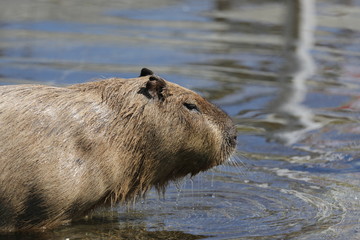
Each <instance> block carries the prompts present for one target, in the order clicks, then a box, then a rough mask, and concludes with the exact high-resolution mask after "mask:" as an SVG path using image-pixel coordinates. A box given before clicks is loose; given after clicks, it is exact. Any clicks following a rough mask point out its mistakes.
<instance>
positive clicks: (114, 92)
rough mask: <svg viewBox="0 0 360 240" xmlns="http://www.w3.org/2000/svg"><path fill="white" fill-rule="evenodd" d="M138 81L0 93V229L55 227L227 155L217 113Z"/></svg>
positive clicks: (149, 78)
mask: <svg viewBox="0 0 360 240" xmlns="http://www.w3.org/2000/svg"><path fill="white" fill-rule="evenodd" d="M141 75H142V76H141V77H139V78H134V79H119V78H112V79H107V80H102V81H98V82H89V83H84V84H77V85H73V86H69V87H66V88H61V87H50V86H42V85H18V86H2V87H0V124H1V128H0V231H16V230H26V229H39V228H50V227H54V226H56V225H59V224H62V223H65V222H68V221H70V220H72V219H75V218H78V217H81V216H83V215H84V214H86V213H87V212H88V211H89V210H91V209H93V208H94V207H95V206H98V205H102V204H105V203H109V202H111V203H115V202H126V201H128V200H130V199H134V198H137V197H139V196H143V195H144V194H145V193H146V191H148V190H149V189H150V188H151V187H153V186H155V187H156V188H157V189H158V190H163V189H164V187H165V186H166V184H167V183H168V182H169V181H171V180H174V179H177V178H181V177H184V176H186V175H188V174H191V175H194V174H197V173H198V172H200V171H204V170H207V169H209V168H211V167H213V166H216V165H219V164H221V163H223V162H224V161H225V160H226V159H228V158H229V156H230V155H231V153H232V152H233V151H234V148H235V138H236V132H235V128H234V125H233V123H232V121H231V120H230V118H229V117H228V116H227V115H226V114H225V113H224V112H223V111H221V110H219V109H218V108H217V107H215V106H214V105H212V104H211V103H209V102H207V101H206V100H205V99H204V98H202V97H201V96H199V95H198V94H196V93H194V92H192V91H190V90H188V89H185V88H183V87H180V86H178V85H176V84H173V83H170V82H167V81H165V80H163V79H162V78H160V77H158V76H156V75H153V73H152V72H151V71H150V70H147V69H143V72H142V74H141Z"/></svg>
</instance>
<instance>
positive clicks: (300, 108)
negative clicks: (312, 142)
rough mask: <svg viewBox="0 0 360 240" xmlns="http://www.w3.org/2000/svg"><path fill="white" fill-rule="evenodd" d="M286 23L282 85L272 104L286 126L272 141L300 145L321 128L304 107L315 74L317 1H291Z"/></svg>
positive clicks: (309, 111)
mask: <svg viewBox="0 0 360 240" xmlns="http://www.w3.org/2000/svg"><path fill="white" fill-rule="evenodd" d="M286 11H287V16H286V22H285V29H286V32H285V44H284V45H285V48H284V57H285V60H286V66H285V69H284V71H283V72H282V73H280V75H279V81H280V82H281V83H282V86H281V89H280V92H279V96H278V97H277V98H276V100H275V101H274V102H272V103H271V110H272V111H273V112H274V115H272V116H271V117H272V118H273V121H277V122H280V123H282V124H283V127H282V128H281V129H278V130H276V131H273V132H270V135H271V136H270V138H271V139H275V140H278V141H281V142H284V143H286V144H293V143H295V142H297V141H298V140H299V139H301V137H302V136H303V135H304V133H306V132H308V131H310V130H312V129H315V128H318V127H319V124H317V123H315V122H314V121H313V113H312V112H311V109H309V108H307V107H306V106H304V105H303V104H302V102H303V101H304V99H305V97H306V91H307V87H306V81H307V79H308V78H309V77H310V76H311V75H312V74H313V73H314V71H315V64H314V61H313V59H312V56H311V54H310V50H311V49H312V47H313V44H314V32H315V26H316V24H315V20H316V14H315V1H314V0H306V1H303V0H297V1H293V0H288V1H287V9H286Z"/></svg>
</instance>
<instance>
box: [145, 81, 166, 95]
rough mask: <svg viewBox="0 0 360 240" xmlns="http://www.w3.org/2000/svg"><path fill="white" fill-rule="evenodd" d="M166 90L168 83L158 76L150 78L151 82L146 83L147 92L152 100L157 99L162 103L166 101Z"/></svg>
mask: <svg viewBox="0 0 360 240" xmlns="http://www.w3.org/2000/svg"><path fill="white" fill-rule="evenodd" d="M165 89H166V82H165V80H164V79H162V78H161V77H158V76H151V77H149V81H148V82H147V83H146V90H147V92H148V93H149V94H150V96H151V97H152V98H157V99H159V100H160V101H164V99H165V95H166V94H164V91H165Z"/></svg>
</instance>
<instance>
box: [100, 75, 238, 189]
mask: <svg viewBox="0 0 360 240" xmlns="http://www.w3.org/2000/svg"><path fill="white" fill-rule="evenodd" d="M118 83H119V84H121V87H120V88H121V89H126V90H127V91H126V93H121V95H116V97H114V89H116V88H114V87H109V89H105V90H104V93H103V98H104V100H105V101H106V102H107V103H108V104H109V105H110V106H112V108H114V109H116V111H117V112H118V114H119V119H118V121H121V123H120V124H122V125H123V126H124V129H123V134H124V139H125V142H122V143H121V144H122V147H123V148H124V149H126V151H127V152H128V153H132V159H131V161H133V162H132V163H129V164H132V165H133V171H130V172H132V173H130V174H133V175H135V176H136V179H133V180H132V181H133V184H134V185H133V186H134V188H137V187H136V186H139V187H140V188H141V190H140V189H139V190H140V191H141V192H144V190H145V191H146V190H147V189H148V187H151V186H156V187H157V188H158V189H162V188H163V187H164V186H166V183H167V182H168V181H169V180H175V179H178V178H181V177H184V176H186V175H188V174H190V175H195V174H197V173H199V172H200V171H205V170H207V169H209V168H211V167H214V166H217V165H219V164H222V163H223V162H224V161H226V160H227V159H228V158H229V157H230V155H231V154H232V153H233V152H234V149H235V145H236V128H235V126H234V123H233V122H232V120H231V119H230V117H229V116H228V115H227V114H226V113H224V112H223V111H222V110H220V109H219V108H218V107H216V106H215V105H213V104H212V103H210V102H208V101H207V100H206V99H204V98H203V97H201V96H200V95H198V94H197V93H195V92H193V91H191V90H188V89H186V88H183V87H181V86H179V85H177V84H174V83H171V82H168V81H166V80H164V79H163V78H161V77H159V76H157V75H155V74H154V73H153V72H152V71H151V70H149V69H146V68H144V69H142V71H141V75H140V76H139V78H135V79H127V80H124V81H119V82H118ZM133 190H135V189H133Z"/></svg>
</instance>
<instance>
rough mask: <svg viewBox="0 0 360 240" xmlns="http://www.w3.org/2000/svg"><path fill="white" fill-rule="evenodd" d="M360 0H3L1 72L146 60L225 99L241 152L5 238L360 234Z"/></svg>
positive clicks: (32, 78) (16, 76)
mask: <svg viewBox="0 0 360 240" xmlns="http://www.w3.org/2000/svg"><path fill="white" fill-rule="evenodd" d="M359 22H360V1H358V0H352V1H351V0H349V1H335V0H327V1H325V0H317V1H315V0H308V1H301V0H299V1H296V0H294V1H291V0H288V1H285V0H284V1H281V0H278V1H275V0H274V1H270V0H253V1H235V0H217V1H216V0H199V1H190V0H189V1H187V0H177V1H175V0H170V1H165V0H147V1H145V0H142V1H126V0H121V1H117V0H78V1H71V0H62V1H56V0H32V1H26V0H2V1H1V8H0V82H1V84H19V83H42V84H51V85H66V84H72V83H78V82H85V81H88V80H91V79H94V78H105V77H110V76H118V77H125V78H127V77H135V76H138V74H139V71H140V69H141V68H142V67H149V68H151V69H153V70H154V71H155V72H156V73H157V74H159V75H161V76H163V77H164V78H166V79H168V80H171V81H173V82H176V83H178V84H180V85H183V86H185V87H188V88H192V89H194V90H196V91H198V92H199V93H201V94H202V95H204V96H206V97H207V98H209V99H210V100H212V101H213V102H215V103H216V104H218V105H219V106H221V107H222V108H223V109H225V110H226V111H227V112H228V113H229V114H230V115H231V116H232V117H233V118H234V120H235V122H236V123H237V125H238V131H239V136H238V153H237V154H236V156H234V158H233V159H232V161H231V162H229V163H227V164H225V165H224V166H221V167H218V168H216V169H214V170H212V171H210V172H207V173H203V174H201V175H200V176H198V177H195V178H193V179H186V180H184V181H181V182H178V183H176V184H173V185H172V186H170V187H169V188H168V190H167V192H166V194H165V196H164V198H162V197H160V198H159V197H158V196H157V194H156V193H155V192H151V193H150V194H149V196H148V198H147V199H145V200H144V201H143V202H139V203H134V204H130V205H129V206H116V207H114V208H112V209H102V210H100V211H98V212H97V213H95V214H94V216H93V217H92V218H90V219H85V220H83V221H80V222H78V223H74V224H71V225H69V226H63V227H61V228H58V229H55V230H53V231H48V232H45V233H25V234H12V235H6V236H5V235H4V236H0V238H1V237H2V238H4V239H357V238H359V239H360V232H359V231H360V226H359V219H360V212H359V209H360V187H359V186H360V175H359V171H360V158H359V153H360V148H359V143H360V137H359V136H360V127H359V117H360V114H359V113H360V98H359V90H360V70H359V69H360V68H359V67H358V66H359V63H360V58H359V57H360V40H359V39H360V24H358V23H359Z"/></svg>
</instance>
